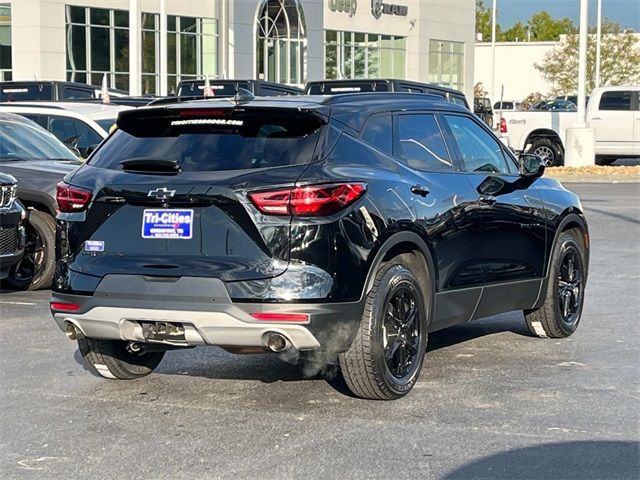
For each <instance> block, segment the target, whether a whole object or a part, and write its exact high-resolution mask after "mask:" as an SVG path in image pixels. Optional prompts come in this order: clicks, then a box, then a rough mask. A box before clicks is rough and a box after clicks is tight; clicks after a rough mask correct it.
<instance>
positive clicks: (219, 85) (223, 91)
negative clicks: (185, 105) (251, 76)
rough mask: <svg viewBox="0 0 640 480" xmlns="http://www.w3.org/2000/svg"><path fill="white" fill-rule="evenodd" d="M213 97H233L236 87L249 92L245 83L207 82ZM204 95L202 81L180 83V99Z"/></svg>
mask: <svg viewBox="0 0 640 480" xmlns="http://www.w3.org/2000/svg"><path fill="white" fill-rule="evenodd" d="M209 84H210V85H211V90H213V95H214V96H216V97H233V96H234V95H235V94H236V85H237V86H238V87H240V88H244V89H247V90H249V84H248V83H247V82H240V83H238V82H219V81H213V82H211V81H210V82H209ZM203 95H204V80H201V81H195V82H184V83H181V84H180V86H179V89H178V96H180V97H201V96H203Z"/></svg>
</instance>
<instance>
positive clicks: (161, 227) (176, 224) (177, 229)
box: [142, 209, 193, 239]
mask: <svg viewBox="0 0 640 480" xmlns="http://www.w3.org/2000/svg"><path fill="white" fill-rule="evenodd" d="M192 235H193V210H174V209H145V210H144V212H142V238H161V239H162V238H164V239H171V238H177V239H189V238H191V236H192Z"/></svg>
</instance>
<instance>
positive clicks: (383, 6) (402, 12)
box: [371, 0, 409, 19]
mask: <svg viewBox="0 0 640 480" xmlns="http://www.w3.org/2000/svg"><path fill="white" fill-rule="evenodd" d="M408 13H409V7H407V6H406V5H396V4H395V3H384V2H383V1H382V0H371V14H372V15H373V16H374V18H376V19H378V18H380V17H381V16H382V15H399V16H401V17H406V16H407V14H408Z"/></svg>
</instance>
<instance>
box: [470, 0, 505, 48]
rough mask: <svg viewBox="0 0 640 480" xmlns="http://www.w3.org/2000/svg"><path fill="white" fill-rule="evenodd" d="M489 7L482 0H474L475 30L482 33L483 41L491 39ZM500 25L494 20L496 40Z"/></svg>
mask: <svg viewBox="0 0 640 480" xmlns="http://www.w3.org/2000/svg"><path fill="white" fill-rule="evenodd" d="M491 15H492V13H491V9H490V8H489V7H487V6H486V5H485V4H484V0H476V32H477V33H481V34H482V41H483V42H490V41H491ZM499 34H500V25H498V23H497V21H496V40H497V39H498V38H499Z"/></svg>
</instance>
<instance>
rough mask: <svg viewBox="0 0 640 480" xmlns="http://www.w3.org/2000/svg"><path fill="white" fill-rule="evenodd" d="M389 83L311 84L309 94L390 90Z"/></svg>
mask: <svg viewBox="0 0 640 480" xmlns="http://www.w3.org/2000/svg"><path fill="white" fill-rule="evenodd" d="M388 91H389V85H388V84H386V83H380V82H336V83H317V84H313V83H312V84H310V85H309V92H308V94H309V95H335V94H338V93H358V92H388Z"/></svg>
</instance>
